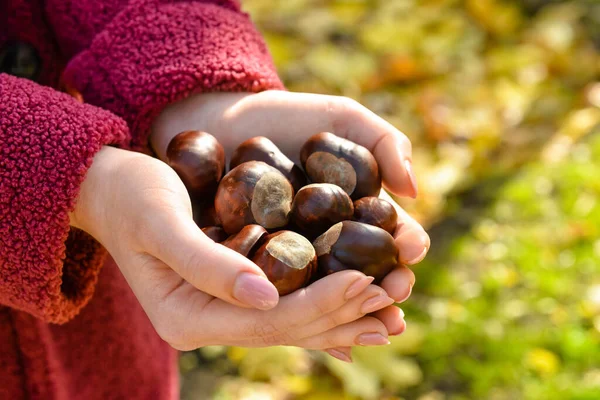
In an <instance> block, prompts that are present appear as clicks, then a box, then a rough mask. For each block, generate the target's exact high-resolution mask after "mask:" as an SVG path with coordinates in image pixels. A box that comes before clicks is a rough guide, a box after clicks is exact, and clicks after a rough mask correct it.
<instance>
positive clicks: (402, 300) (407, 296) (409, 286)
mask: <svg viewBox="0 0 600 400" xmlns="http://www.w3.org/2000/svg"><path fill="white" fill-rule="evenodd" d="M412 288H413V284H412V283H409V284H408V292H407V293H406V295H405V296H404V297H402V298H399V299H396V303H402V302H404V301H406V300H407V299H408V298H409V297H410V294H411V293H412Z"/></svg>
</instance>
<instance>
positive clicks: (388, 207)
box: [353, 197, 398, 235]
mask: <svg viewBox="0 0 600 400" xmlns="http://www.w3.org/2000/svg"><path fill="white" fill-rule="evenodd" d="M353 220H354V221H358V222H363V223H365V224H369V225H374V226H378V227H379V228H381V229H383V230H384V231H387V232H388V233H389V234H390V235H393V234H394V232H396V226H398V213H397V212H396V209H395V208H394V206H393V205H392V204H391V203H390V202H389V201H387V200H384V199H380V198H379V197H363V198H362V199H358V200H356V201H355V202H354V218H353Z"/></svg>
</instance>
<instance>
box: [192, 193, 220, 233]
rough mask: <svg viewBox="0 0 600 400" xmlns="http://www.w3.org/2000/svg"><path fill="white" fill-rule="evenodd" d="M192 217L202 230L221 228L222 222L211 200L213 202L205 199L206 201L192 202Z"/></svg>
mask: <svg viewBox="0 0 600 400" xmlns="http://www.w3.org/2000/svg"><path fill="white" fill-rule="evenodd" d="M192 215H193V218H194V222H196V225H198V227H200V228H206V227H208V226H221V221H219V217H218V216H217V212H216V211H215V204H214V201H213V200H212V198H211V201H208V200H207V199H204V201H192Z"/></svg>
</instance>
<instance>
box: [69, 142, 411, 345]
mask: <svg viewBox="0 0 600 400" xmlns="http://www.w3.org/2000/svg"><path fill="white" fill-rule="evenodd" d="M70 218H71V225H72V226H75V227H77V228H80V229H83V230H85V231H86V232H88V233H90V234H91V235H92V236H94V237H95V238H96V239H98V240H99V241H100V242H101V243H102V244H103V245H104V246H105V247H106V248H107V250H108V251H109V252H110V254H111V255H112V256H113V258H114V259H115V261H116V263H117V265H119V268H120V269H121V271H122V273H123V275H124V277H125V278H126V279H127V282H128V283H129V285H130V286H131V288H132V290H133V292H134V293H135V295H136V297H137V298H138V300H139V301H140V303H141V305H142V307H143V308H144V310H145V312H146V313H147V314H148V316H149V318H150V321H151V322H152V324H153V326H154V328H155V329H156V331H157V332H158V334H159V335H160V336H161V337H162V338H163V339H164V340H165V341H166V342H168V343H169V344H170V345H171V346H173V347H175V348H176V349H180V350H190V349H194V348H197V347H201V346H206V345H212V344H221V345H239V346H253V347H256V346H270V345H280V344H283V345H293V346H301V347H305V348H311V349H327V348H331V347H345V346H353V345H378V344H385V343H386V342H387V337H388V329H397V328H398V327H397V325H398V324H400V323H401V321H396V320H395V321H392V325H390V326H388V327H386V323H385V321H384V322H382V321H381V320H379V319H377V318H373V317H370V316H366V314H369V313H372V312H377V311H378V310H382V309H385V308H386V307H388V306H389V305H390V304H392V303H393V299H391V298H389V297H388V295H387V293H386V292H385V291H384V290H383V289H382V288H379V287H377V286H375V285H371V282H372V279H371V278H369V277H366V276H365V275H364V274H362V273H360V272H357V271H344V272H342V273H339V274H335V275H332V276H329V277H327V278H325V279H322V280H320V281H318V282H316V283H314V284H313V285H311V286H310V287H308V288H306V289H302V290H298V291H296V292H294V293H292V294H290V295H288V296H285V297H283V298H281V299H279V297H278V294H277V291H276V289H275V287H274V286H273V285H272V284H271V283H270V282H269V281H268V280H267V279H266V277H265V275H264V273H263V271H262V270H261V269H260V268H259V267H257V266H256V265H255V264H254V263H252V262H251V261H250V260H248V259H246V258H245V257H243V256H241V255H240V254H238V253H236V252H234V251H232V250H230V249H228V248H226V247H224V246H222V245H219V244H216V243H214V242H213V241H212V240H210V239H209V238H208V237H207V236H206V235H204V233H202V231H201V230H200V229H199V228H198V227H197V226H196V224H195V223H194V221H193V220H192V210H191V204H190V199H189V196H188V194H187V192H186V189H185V187H184V186H183V183H182V182H181V180H180V179H179V177H178V176H177V174H176V173H175V172H174V171H173V170H172V169H171V168H169V167H168V166H167V165H166V164H165V163H163V162H161V161H159V160H156V159H154V158H151V157H148V156H145V155H143V154H139V153H133V152H129V151H126V150H119V149H115V148H111V147H105V148H103V149H102V150H101V151H100V152H99V153H98V154H96V156H95V158H94V162H93V164H92V166H91V167H90V169H89V170H88V174H87V176H86V179H85V181H84V182H83V185H82V187H81V191H80V196H79V199H78V201H77V204H76V207H75V209H74V211H73V212H72V213H71V214H70Z"/></svg>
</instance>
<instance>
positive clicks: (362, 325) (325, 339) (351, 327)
mask: <svg viewBox="0 0 600 400" xmlns="http://www.w3.org/2000/svg"><path fill="white" fill-rule="evenodd" d="M389 343H390V342H389V340H388V332H387V330H386V329H385V325H384V324H383V322H381V321H380V320H378V319H377V318H374V317H370V316H368V317H363V318H361V319H359V320H358V321H354V322H351V323H349V324H346V325H341V326H338V327H336V328H333V329H330V330H328V331H327V332H323V333H321V334H319V335H316V336H312V337H309V338H305V339H301V340H298V341H295V342H292V343H288V345H291V346H298V347H303V348H305V349H314V350H322V349H330V348H333V347H346V346H382V345H386V344H389ZM284 344H285V343H284Z"/></svg>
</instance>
